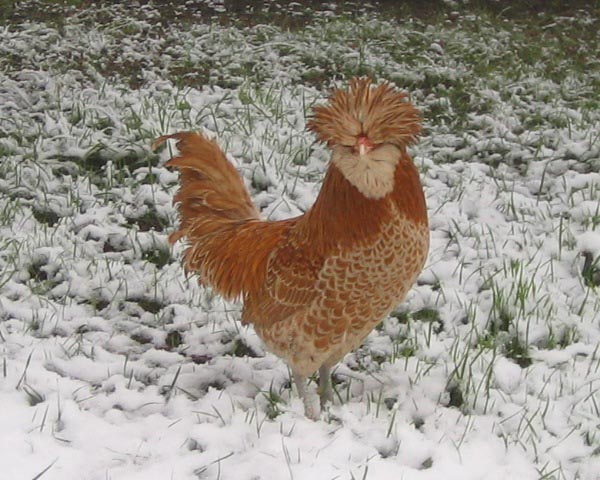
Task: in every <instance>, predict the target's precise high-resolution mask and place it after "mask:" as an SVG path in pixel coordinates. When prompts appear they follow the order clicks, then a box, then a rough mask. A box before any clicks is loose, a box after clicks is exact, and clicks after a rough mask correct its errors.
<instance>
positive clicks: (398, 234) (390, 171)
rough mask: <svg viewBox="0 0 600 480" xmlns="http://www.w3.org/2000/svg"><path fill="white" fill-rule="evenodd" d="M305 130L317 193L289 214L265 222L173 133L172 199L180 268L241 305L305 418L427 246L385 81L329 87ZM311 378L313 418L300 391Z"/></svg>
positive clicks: (418, 191)
mask: <svg viewBox="0 0 600 480" xmlns="http://www.w3.org/2000/svg"><path fill="white" fill-rule="evenodd" d="M308 129H309V130H310V131H312V132H314V133H315V134H316V137H317V139H318V140H319V141H321V142H324V143H326V144H327V146H328V147H329V148H330V150H331V162H330V164H329V166H328V170H327V173H326V174H325V178H324V180H323V185H322V188H321V191H320V192H319V195H318V197H317V199H316V201H315V203H314V205H313V206H312V208H311V209H310V210H308V211H307V212H306V213H304V214H303V215H300V216H299V217H295V218H291V219H288V220H282V221H265V220H262V219H261V217H260V213H259V211H258V210H257V209H256V207H255V206H254V205H253V204H252V201H251V199H250V196H249V194H248V192H247V190H246V188H245V186H244V184H243V182H242V179H241V177H240V176H239V174H238V173H237V171H236V170H235V168H234V167H233V165H232V164H231V163H230V162H229V161H228V160H227V159H226V157H225V155H224V154H223V152H222V151H221V150H220V149H219V147H218V146H217V144H216V143H215V142H214V141H211V140H208V139H206V138H204V137H203V136H201V135H199V134H197V133H191V132H184V133H176V134H173V135H166V136H163V137H160V138H158V139H157V140H156V141H155V143H154V145H153V148H157V147H158V146H159V145H160V144H162V143H163V142H165V141H166V140H167V139H175V140H177V148H178V150H179V155H177V156H175V157H174V158H172V159H171V160H170V161H168V162H167V163H166V165H168V166H171V167H175V168H177V169H179V171H180V182H181V185H180V189H179V191H178V193H177V194H176V196H175V197H174V202H175V203H178V205H179V206H178V208H179V214H180V218H181V223H180V225H179V228H178V230H177V231H175V232H174V233H172V234H171V236H170V237H169V240H170V242H175V241H177V240H179V239H185V241H186V242H187V245H188V247H187V249H186V251H185V253H184V257H183V263H184V265H185V269H186V270H187V271H189V272H194V273H195V274H197V275H198V279H199V282H200V283H201V284H204V285H207V286H211V287H212V288H213V289H214V290H215V291H216V292H218V293H219V294H221V295H222V296H223V297H224V298H226V299H228V300H234V299H242V300H243V302H244V307H243V312H242V322H243V323H244V324H252V325H253V326H254V328H255V330H256V333H257V334H258V335H259V337H260V338H261V339H262V340H263V342H264V343H265V344H266V346H267V348H268V349H269V350H271V351H272V352H273V353H275V354H276V355H278V356H279V357H281V358H282V359H283V360H284V361H285V362H286V363H287V364H288V365H289V367H290V370H291V372H292V377H293V380H294V383H295V385H296V387H297V389H298V393H299V395H300V397H301V398H302V401H303V404H304V409H305V414H306V416H307V417H309V418H312V419H316V418H318V417H319V415H320V411H321V410H322V408H323V407H324V406H325V404H326V403H327V402H329V401H331V400H332V388H331V368H332V367H333V366H335V364H336V363H337V362H338V361H339V360H340V359H341V358H342V357H343V356H344V355H345V354H346V353H348V352H349V351H351V350H353V349H355V348H356V347H358V346H359V345H360V344H361V343H362V342H363V340H364V339H365V337H366V336H367V335H368V333H369V332H370V331H371V330H372V329H373V328H374V327H375V326H376V325H377V324H378V323H379V322H381V321H382V320H383V319H384V318H385V317H386V316H387V315H388V314H389V313H390V311H391V310H392V309H393V308H394V307H395V306H396V305H397V304H398V303H399V302H401V301H402V300H403V299H404V297H405V295H406V293H407V291H408V290H409V289H410V287H411V286H412V284H413V283H414V281H415V279H416V277H417V276H418V274H419V273H420V272H421V270H422V268H423V265H424V262H425V259H426V256H427V253H428V249H429V228H428V219H427V210H426V205H425V198H424V195H423V189H422V187H421V183H420V180H419V175H418V172H417V169H416V168H415V166H414V164H413V162H412V161H411V159H410V157H409V156H408V154H407V151H406V148H407V146H408V145H409V144H411V143H413V142H414V141H415V140H416V138H417V136H418V134H419V133H420V131H421V126H420V115H419V112H418V111H417V109H416V108H415V107H414V106H413V105H412V104H411V103H409V102H408V101H407V99H406V95H405V94H403V93H400V92H398V91H397V90H396V89H395V88H394V87H392V86H391V85H390V84H389V83H382V84H380V85H379V86H374V85H372V83H371V81H370V80H369V79H366V78H358V79H353V80H351V81H350V85H349V88H348V89H346V90H343V89H335V90H334V91H333V92H332V94H331V96H330V98H329V102H328V104H326V105H321V106H316V107H315V108H314V111H313V115H312V118H311V119H310V120H309V122H308ZM317 370H318V371H319V375H320V378H319V387H318V392H319V396H320V407H321V408H320V409H319V408H318V407H317V405H316V403H315V402H313V401H312V399H311V397H310V396H309V394H308V392H307V389H306V383H307V379H308V377H309V376H311V375H312V374H313V373H315V372H316V371H317Z"/></svg>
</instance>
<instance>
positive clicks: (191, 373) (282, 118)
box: [0, 2, 600, 480]
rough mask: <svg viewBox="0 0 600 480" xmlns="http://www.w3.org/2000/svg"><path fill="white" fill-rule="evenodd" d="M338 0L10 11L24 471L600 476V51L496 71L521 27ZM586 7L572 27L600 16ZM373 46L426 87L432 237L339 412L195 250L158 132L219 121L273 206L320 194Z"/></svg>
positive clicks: (116, 475) (351, 376)
mask: <svg viewBox="0 0 600 480" xmlns="http://www.w3.org/2000/svg"><path fill="white" fill-rule="evenodd" d="M188 3H189V2H188ZM450 3H452V4H453V6H452V8H454V9H459V8H460V7H459V6H458V4H457V2H450ZM192 4H193V5H192ZM455 4H456V5H455ZM274 5H275V4H273V5H271V7H272V8H279V7H276V6H274ZM191 6H196V7H198V9H200V10H201V8H207V9H208V10H207V11H209V12H210V15H213V14H218V13H219V12H221V11H222V10H223V9H224V8H225V4H224V3H223V2H209V3H206V4H203V5H200V4H199V3H197V2H196V3H194V2H192V3H191V4H190V5H189V7H190V8H191ZM94 8H96V7H94ZM173 8H174V9H175V10H174V11H173V12H170V13H169V15H172V17H169V18H170V19H172V20H173V22H176V19H177V18H180V17H181V16H183V15H184V14H185V13H186V11H185V9H184V10H182V9H177V8H175V7H173ZM287 8H288V9H289V11H290V12H292V13H293V15H295V16H298V18H301V15H302V14H301V12H299V11H298V9H299V8H300V5H299V4H292V3H291V4H289V5H288V6H287ZM335 8H336V7H335V5H333V4H328V6H327V7H326V8H325V9H324V11H322V12H320V13H318V14H316V17H315V22H316V23H315V25H312V26H311V25H307V26H305V27H303V28H301V29H299V30H298V31H295V30H294V29H283V28H279V27H275V26H272V25H257V26H255V27H253V28H249V27H243V26H241V25H236V24H231V25H219V24H218V23H210V22H209V21H207V20H206V19H207V18H209V17H206V18H204V20H206V21H198V22H192V23H189V22H188V23H173V24H167V23H166V20H163V19H162V18H163V17H162V16H161V15H164V12H162V13H161V11H159V10H158V7H152V6H148V7H144V12H145V13H144V15H145V18H143V19H141V20H140V19H136V18H135V17H132V16H131V15H130V13H128V12H126V11H124V10H123V9H122V8H121V7H118V6H114V8H112V9H111V10H102V9H101V8H100V7H98V10H94V9H90V10H89V11H85V12H84V11H81V12H77V13H76V14H72V15H71V16H68V17H66V18H65V19H64V24H63V25H62V27H61V28H60V29H58V28H56V27H55V26H53V25H52V24H48V25H46V24H44V23H41V22H40V23H36V21H33V20H32V21H30V22H26V23H23V24H14V25H10V26H8V27H6V28H2V29H0V63H1V64H2V65H3V67H5V68H3V69H2V70H1V72H0V156H1V157H2V162H0V404H1V405H2V408H1V409H0V465H2V467H1V469H0V478H7V479H21V478H36V475H37V476H39V477H38V478H42V479H44V480H46V479H50V480H51V479H66V478H81V479H86V480H95V479H98V480H99V479H106V478H111V479H127V480H129V479H142V478H143V479H145V480H146V479H153V478H156V479H159V478H160V479H163V478H172V479H198V478H220V479H225V480H226V479H236V480H238V479H248V480H256V479H259V478H262V479H272V478H276V479H279V478H293V479H295V480H298V479H309V478H310V479H314V478H324V479H325V478H365V479H371V478H375V479H384V480H385V479H397V478H404V479H418V480H429V479H438V478H445V479H450V480H452V479H461V480H463V479H490V480H492V479H506V478H519V479H538V478H542V477H544V478H565V479H575V478H577V479H582V480H596V479H597V478H599V477H600V455H599V452H600V437H599V436H598V429H599V426H600V423H599V422H600V421H599V415H600V413H599V411H598V390H599V388H600V351H599V349H598V345H599V344H600V326H599V324H598V318H600V296H599V295H600V288H599V287H598V285H597V284H594V282H598V283H600V280H597V278H600V273H599V267H598V258H599V256H600V233H599V232H600V220H599V217H598V215H599V212H600V194H599V192H600V173H598V171H599V170H600V169H599V168H598V166H600V145H599V144H598V133H597V132H598V126H599V125H600V117H599V115H598V111H597V109H596V110H594V109H591V108H589V106H585V105H586V103H585V99H586V98H587V97H588V96H589V95H591V94H590V88H592V86H593V77H592V74H589V75H588V74H585V75H583V74H577V72H571V71H570V70H569V68H566V67H565V68H564V70H565V75H567V77H568V78H565V80H564V82H563V83H556V81H554V80H552V79H551V78H545V77H543V76H542V75H541V73H539V69H538V68H537V67H535V66H532V67H531V68H530V69H528V67H527V65H526V64H525V63H523V64H520V68H522V69H523V72H521V73H519V75H517V76H515V75H514V72H511V71H507V72H506V75H504V73H502V72H499V71H498V72H495V73H494V75H493V76H491V77H489V78H486V77H485V72H484V73H483V74H482V75H481V76H478V75H474V74H473V72H472V71H471V63H469V62H474V63H475V62H477V61H479V59H480V58H488V62H491V63H493V62H504V58H505V57H504V55H505V54H506V52H507V51H509V47H511V45H512V43H511V42H514V41H515V40H514V37H512V35H513V34H512V33H510V31H512V29H516V30H517V33H518V32H519V28H521V27H519V26H518V25H517V26H512V27H511V30H510V31H509V30H506V29H503V28H500V27H499V26H493V25H492V26H490V24H489V23H487V22H485V21H482V22H480V21H479V19H478V18H476V17H473V18H471V17H470V16H469V15H465V14H463V13H456V14H453V16H452V18H453V19H454V20H452V22H458V27H454V26H453V23H452V22H450V23H448V24H444V26H440V25H426V24H423V23H420V22H419V21H417V20H415V19H405V22H404V23H402V22H392V21H387V20H385V19H382V18H381V17H379V16H378V15H376V14H374V13H373V12H372V11H371V15H370V16H369V17H364V20H363V21H361V22H353V21H352V22H350V21H348V20H347V19H343V18H342V19H336V18H335V15H334V11H335ZM364 8H369V7H368V6H366V7H364ZM281 9H283V11H284V13H285V11H286V10H285V9H284V7H281ZM255 13H256V14H258V13H260V12H255ZM201 14H202V15H205V14H206V11H205V10H201ZM227 14H228V13H225V15H227ZM96 15H97V16H99V17H102V15H104V16H106V18H104V20H102V18H96V17H95V16H96ZM206 15H208V14H206ZM580 15H581V16H579V17H576V18H575V20H571V19H562V20H561V19H560V18H557V19H555V21H554V23H553V24H552V25H553V26H550V25H549V26H548V28H558V26H560V25H564V24H568V23H569V22H571V21H575V22H579V23H577V28H584V26H585V25H592V27H594V23H593V22H594V21H596V26H597V20H594V19H592V18H591V17H590V18H588V17H586V16H585V15H583V14H580ZM107 19H108V20H107ZM590 21H591V22H592V23H591V24H590V23H589V22H590ZM103 22H104V23H103ZM160 22H165V23H164V25H163V24H162V23H160ZM472 22H476V23H477V29H475V30H474V31H473V30H470V26H471V25H472ZM480 31H483V33H474V32H480ZM357 38H358V39H361V42H363V43H360V42H358V43H357V41H356V39H357ZM482 38H485V39H486V40H485V41H483V40H482ZM548 42H550V40H548ZM518 46H519V45H516V46H515V48H516V47H518ZM547 48H549V49H550V48H556V46H555V45H554V46H552V45H549V46H548V47H547ZM413 50H416V51H417V52H418V54H413V52H412V51H413ZM457 52H458V53H457ZM551 53H552V51H551V50H548V51H547V52H546V54H551ZM550 56H551V55H550ZM544 58H546V57H544ZM540 61H542V60H540ZM544 61H545V60H544ZM360 62H363V63H361V64H360ZM359 64H360V65H359ZM503 64H504V63H503ZM190 65H191V68H190ZM357 65H359V66H360V67H361V68H365V69H367V71H371V72H373V71H375V72H380V73H379V75H380V76H381V77H383V78H390V79H393V80H395V81H397V82H399V84H400V85H401V86H402V87H403V88H406V89H407V90H409V91H410V93H411V98H412V100H413V101H414V102H415V103H416V104H417V105H418V106H419V108H421V109H422V110H423V111H424V117H425V127H426V135H425V136H424V137H423V138H422V139H421V141H420V143H419V144H418V145H416V146H415V147H414V148H412V149H411V154H412V156H413V158H414V160H415V163H416V165H417V166H418V168H419V170H420V172H421V176H422V182H423V185H424V189H425V195H426V198H427V204H428V210H429V213H430V225H431V253H430V257H429V260H428V263H427V266H426V269H425V270H424V271H423V273H422V274H421V276H420V277H419V280H418V282H417V285H415V287H414V288H413V289H412V291H411V292H410V293H409V295H408V297H407V299H406V301H405V302H404V303H403V304H402V305H400V306H399V307H398V308H397V310H396V311H395V312H393V315H392V316H391V317H390V318H388V319H386V320H385V321H384V322H383V324H382V325H381V327H379V328H377V329H376V330H374V331H373V332H372V334H371V335H370V336H369V337H368V339H367V340H366V342H365V344H364V345H363V346H362V347H361V348H359V349H358V350H357V351H356V352H353V353H351V354H349V355H347V356H346V358H345V359H344V360H343V361H342V362H341V363H340V364H339V365H338V366H337V367H336V368H335V370H334V383H335V387H336V392H337V395H336V401H335V402H334V405H333V406H331V407H330V409H329V410H328V411H327V412H326V413H325V414H324V415H323V418H322V419H321V420H320V421H317V422H312V421H309V420H307V419H306V418H304V416H303V414H302V411H303V410H302V403H301V402H300V400H299V399H298V396H297V393H296V391H295V389H291V382H290V377H289V371H288V369H287V368H286V366H285V365H284V364H283V363H282V362H281V361H280V360H279V359H277V358H276V357H275V356H273V355H272V354H270V353H268V352H266V351H265V349H264V347H263V345H262V344H261V342H260V340H259V339H258V337H257V336H256V334H255V333H254V331H253V330H252V328H251V327H245V326H241V324H240V322H239V305H236V304H229V303H226V302H224V301H223V300H222V299H220V298H219V297H217V296H215V295H214V294H213V293H212V292H211V291H210V290H207V289H204V288H201V287H199V286H198V285H197V284H196V282H195V280H194V279H193V278H187V277H186V276H185V275H184V273H183V271H182V268H181V266H180V261H179V260H180V258H181V254H182V251H183V246H182V245H180V244H177V245H175V246H174V247H173V248H171V247H170V246H169V245H168V241H167V236H168V233H169V232H170V231H172V229H173V226H174V225H175V222H176V219H177V217H176V211H175V209H174V207H173V205H172V204H171V199H172V196H173V193H174V191H175V189H176V183H177V174H176V173H175V172H172V171H170V170H168V169H166V168H164V166H163V163H164V162H165V161H166V160H167V159H168V158H169V157H170V153H171V148H170V147H167V148H165V149H164V150H162V151H160V152H158V153H157V154H153V153H152V152H151V151H150V144H151V142H152V140H153V139H154V138H156V137H157V136H159V135H162V134H166V133H171V132H175V131H179V130H190V129H196V130H202V131H203V132H205V133H206V134H208V135H210V136H211V137H213V138H215V139H217V141H218V142H219V143H220V144H221V145H222V146H223V148H224V149H225V150H226V151H227V155H228V158H230V160H231V161H232V162H233V163H234V164H235V165H236V166H237V167H238V168H239V170H240V172H241V173H242V175H243V177H244V181H245V182H246V185H247V186H248V187H249V189H250V191H251V194H252V197H253V199H254V201H255V203H256V204H257V205H258V206H259V207H260V208H261V211H262V213H263V215H264V216H265V217H268V218H271V219H283V218H288V217H291V216H295V215H298V214H300V213H302V212H304V211H306V210H307V209H308V208H310V206H311V205H312V203H313V202H314V199H315V198H316V195H317V194H318V190H319V186H320V181H321V179H322V175H323V172H324V171H325V169H326V167H327V161H328V151H327V148H326V147H325V146H322V145H318V144H315V143H314V138H313V137H312V136H311V135H310V134H309V133H308V132H306V131H305V130H304V125H305V122H306V117H307V115H309V113H310V107H311V106H312V105H313V104H314V103H316V102H319V101H321V100H322V99H323V98H324V96H325V95H326V92H327V90H328V88H329V87H330V86H331V85H332V84H333V83H339V84H343V83H344V81H343V80H344V79H345V78H347V76H349V73H348V72H354V71H355V70H357V69H358V67H357ZM563 67H564V66H563ZM128 69H129V70H128ZM506 69H507V70H509V67H506ZM128 71H133V72H135V73H136V78H135V81H131V78H130V77H128ZM320 79H321V80H320ZM460 84H465V85H467V86H468V87H469V88H468V90H469V91H468V92H467V93H465V92H463V94H464V95H463V96H460V95H459V96H456V92H455V90H453V89H454V88H455V87H456V85H460ZM582 99H583V100H582ZM461 102H463V103H461ZM465 105H466V107H465ZM590 260H591V263H590ZM586 262H587V263H586ZM594 262H595V263H594ZM586 265H587V267H586V268H587V269H588V270H587V271H586V272H584V267H585V266H586ZM595 279H596V280H595ZM310 387H311V388H312V389H313V390H314V389H315V385H314V384H311V386H310ZM42 472H43V473H42ZM553 476H554V477H553Z"/></svg>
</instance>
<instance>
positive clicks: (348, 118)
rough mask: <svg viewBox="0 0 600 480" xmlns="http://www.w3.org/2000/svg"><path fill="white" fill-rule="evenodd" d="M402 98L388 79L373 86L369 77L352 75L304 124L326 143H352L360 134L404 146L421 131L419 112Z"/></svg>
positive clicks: (314, 110) (346, 144)
mask: <svg viewBox="0 0 600 480" xmlns="http://www.w3.org/2000/svg"><path fill="white" fill-rule="evenodd" d="M406 97H407V95H406V94H405V93H402V92H399V91H398V90H396V89H395V88H394V87H393V86H392V85H391V84H390V83H389V82H384V83H381V84H380V85H378V86H375V87H374V86H372V82H371V80H370V79H369V78H364V77H363V78H354V79H352V80H351V81H350V86H349V88H348V89H347V90H342V89H339V88H338V89H335V90H334V91H333V92H332V94H331V95H330V97H329V103H328V104H327V105H319V106H316V107H315V108H314V109H313V116H312V118H311V119H310V120H309V122H308V124H307V127H308V129H309V130H310V131H312V132H314V133H315V134H316V135H317V138H318V139H319V140H320V141H322V142H325V143H327V144H328V145H334V144H337V145H345V146H353V145H355V144H356V137H357V136H359V135H364V136H366V137H368V138H369V139H370V140H371V142H373V143H376V144H378V143H391V144H394V145H396V146H398V147H401V148H404V147H406V146H407V145H409V144H411V143H414V142H415V141H416V139H417V136H418V135H419V134H420V133H421V116H420V114H419V111H418V110H417V109H416V108H415V107H414V106H413V105H412V104H411V103H410V102H408V101H407V99H406Z"/></svg>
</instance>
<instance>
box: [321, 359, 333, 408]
mask: <svg viewBox="0 0 600 480" xmlns="http://www.w3.org/2000/svg"><path fill="white" fill-rule="evenodd" d="M319 400H320V403H321V410H323V409H324V408H325V404H326V403H328V402H331V403H333V389H332V387H331V367H328V366H326V365H323V366H321V368H319Z"/></svg>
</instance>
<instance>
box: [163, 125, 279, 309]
mask: <svg viewBox="0 0 600 480" xmlns="http://www.w3.org/2000/svg"><path fill="white" fill-rule="evenodd" d="M168 139H175V140H177V149H178V150H179V155H178V156H175V157H173V158H172V159H171V160H169V161H168V162H167V163H166V164H165V165H166V166H170V167H175V168H178V169H179V172H180V188H179V191H178V192H177V194H176V195H175V197H174V199H173V202H174V203H178V204H179V206H178V209H179V215H180V224H179V228H178V229H177V230H176V231H175V232H173V233H172V234H171V235H170V236H169V242H170V243H175V242H176V241H177V240H179V239H181V238H183V237H185V238H186V240H187V243H188V248H187V249H186V251H185V254H184V259H183V262H184V266H185V269H186V271H188V272H195V273H197V274H198V275H199V280H200V282H201V283H203V284H206V285H209V286H211V287H213V288H214V289H215V290H216V291H217V292H218V293H219V294H221V295H222V296H224V297H225V298H228V299H235V298H237V297H240V296H242V295H243V294H244V293H247V292H248V291H249V290H254V289H256V288H259V284H260V282H261V281H262V280H263V279H264V276H265V270H266V264H267V260H268V256H269V254H270V252H271V250H272V248H273V246H274V245H275V244H276V243H277V242H278V241H279V240H278V238H275V237H280V235H279V234H275V235H273V233H276V232H275V231H273V228H272V223H271V222H264V221H261V220H260V218H259V212H258V210H257V209H256V207H255V206H254V205H253V203H252V201H251V199H250V195H249V194H248V191H247V190H246V187H245V185H244V183H243V182H242V179H241V177H240V175H239V174H238V172H237V170H236V169H235V167H234V166H233V165H232V164H231V163H230V162H229V161H228V160H227V158H226V157H225V155H224V154H223V152H222V151H221V149H220V148H219V146H218V145H217V144H216V143H215V142H213V141H211V140H208V139H206V138H204V137H203V136H202V135H200V134H198V133H193V132H182V133H176V134H173V135H165V136H162V137H160V138H158V139H156V140H155V142H154V143H153V144H152V148H153V149H156V148H157V147H159V146H160V145H161V144H162V143H164V142H165V141H166V140H168ZM277 230H279V229H277Z"/></svg>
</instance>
